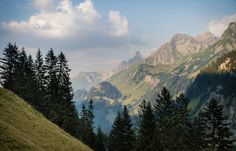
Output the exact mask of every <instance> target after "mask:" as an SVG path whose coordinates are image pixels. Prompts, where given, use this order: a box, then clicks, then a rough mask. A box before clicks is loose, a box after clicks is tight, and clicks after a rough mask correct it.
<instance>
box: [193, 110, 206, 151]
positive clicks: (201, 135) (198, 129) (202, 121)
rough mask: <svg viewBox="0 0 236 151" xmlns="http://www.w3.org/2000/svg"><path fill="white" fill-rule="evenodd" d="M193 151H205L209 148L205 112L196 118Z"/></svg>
mask: <svg viewBox="0 0 236 151" xmlns="http://www.w3.org/2000/svg"><path fill="white" fill-rule="evenodd" d="M191 140H192V142H193V146H194V147H193V148H192V150H193V151H204V150H205V149H206V148H207V143H206V117H205V114H204V113H203V111H200V112H199V113H198V114H197V115H196V117H195V118H194V123H193V135H192V138H191Z"/></svg>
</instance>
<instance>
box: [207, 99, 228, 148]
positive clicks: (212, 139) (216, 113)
mask: <svg viewBox="0 0 236 151" xmlns="http://www.w3.org/2000/svg"><path fill="white" fill-rule="evenodd" d="M204 114H205V117H206V143H207V148H208V149H209V150H212V151H228V150H230V149H231V148H232V139H231V137H232V132H231V130H230V128H229V126H228V124H227V123H226V121H227V118H226V117H225V115H224V110H223V106H222V105H220V104H219V103H218V102H217V101H216V100H215V99H211V100H210V101H209V102H208V104H207V107H206V108H205V110H204Z"/></svg>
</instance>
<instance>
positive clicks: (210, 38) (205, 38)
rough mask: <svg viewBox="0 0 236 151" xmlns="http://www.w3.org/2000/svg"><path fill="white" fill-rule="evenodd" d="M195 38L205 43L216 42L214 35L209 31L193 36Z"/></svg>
mask: <svg viewBox="0 0 236 151" xmlns="http://www.w3.org/2000/svg"><path fill="white" fill-rule="evenodd" d="M195 39H197V40H198V41H200V42H202V43H206V44H212V43H214V42H216V40H217V38H216V36H215V35H213V34H212V33H210V32H205V33H202V34H199V35H197V36H195Z"/></svg>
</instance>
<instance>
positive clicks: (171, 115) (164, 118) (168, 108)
mask: <svg viewBox="0 0 236 151" xmlns="http://www.w3.org/2000/svg"><path fill="white" fill-rule="evenodd" d="M175 110H176V108H175V105H174V100H172V98H171V95H170V93H169V91H168V90H167V89H166V88H165V87H164V88H163V89H162V91H161V93H160V94H158V96H157V99H156V100H155V104H154V114H155V118H156V129H155V134H154V139H153V142H152V148H153V149H155V150H162V149H164V150H173V148H175V145H173V144H174V143H175V142H174V139H172V136H173V135H174V133H175V126H176V119H175Z"/></svg>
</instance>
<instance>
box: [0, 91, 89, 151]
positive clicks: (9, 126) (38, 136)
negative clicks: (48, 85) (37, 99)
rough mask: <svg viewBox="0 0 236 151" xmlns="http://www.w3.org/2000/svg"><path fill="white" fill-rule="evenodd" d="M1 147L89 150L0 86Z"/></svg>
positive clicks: (38, 150)
mask: <svg viewBox="0 0 236 151" xmlns="http://www.w3.org/2000/svg"><path fill="white" fill-rule="evenodd" d="M0 146H1V147H0V148H1V151H8V150H17V151H21V150H22V151H46V150H57V151H66V150H71V151H73V150H74V151H89V150H91V149H90V148H89V147H87V146H86V145H84V144H83V143H81V142H80V141H79V140H77V139H75V138H73V137H72V136H71V135H69V134H68V133H66V132H65V131H63V130H62V129H60V128H59V127H58V126H56V125H55V124H53V123H51V122H50V121H48V120H47V119H46V118H44V117H43V115H42V114H40V113H39V112H37V111H36V110H34V109H33V108H32V107H31V106H30V105H29V104H27V103H26V102H25V101H24V100H22V99H20V98H19V97H18V96H16V95H15V94H13V93H12V92H10V91H8V90H6V89H3V88H0Z"/></svg>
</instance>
